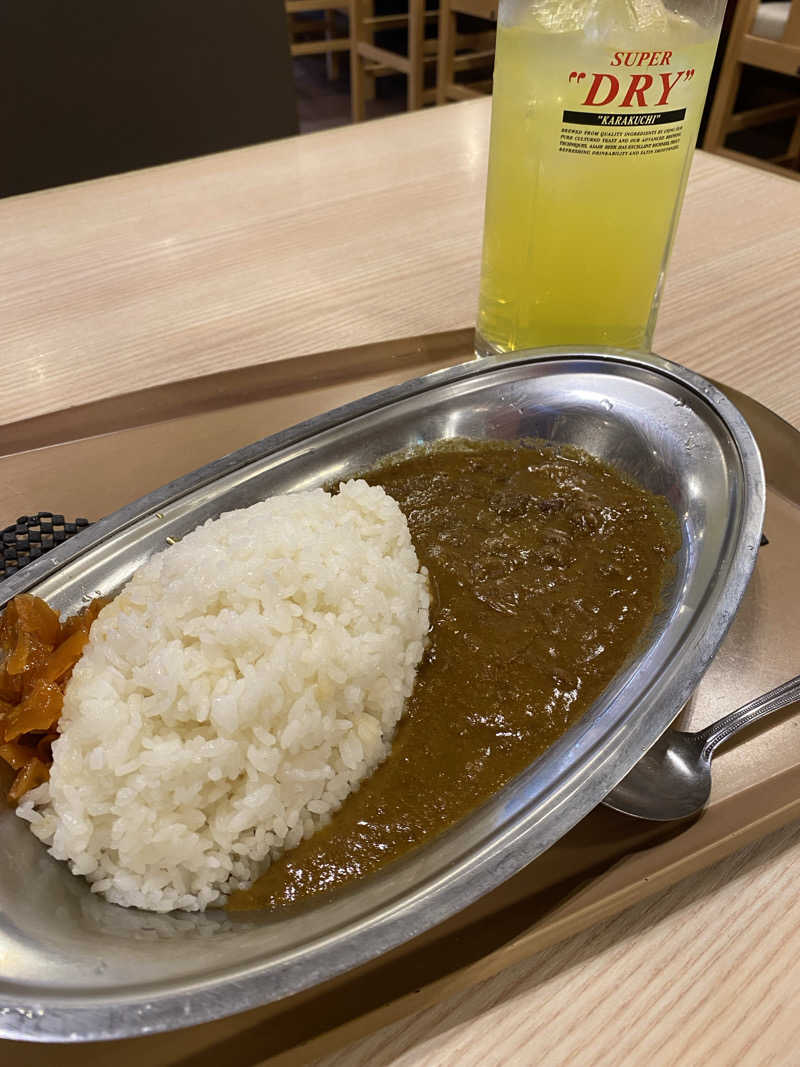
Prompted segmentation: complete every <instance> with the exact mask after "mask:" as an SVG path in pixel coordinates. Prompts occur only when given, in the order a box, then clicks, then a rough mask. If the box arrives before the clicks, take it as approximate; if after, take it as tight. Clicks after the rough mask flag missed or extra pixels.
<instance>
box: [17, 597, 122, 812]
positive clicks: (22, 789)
mask: <svg viewBox="0 0 800 1067" xmlns="http://www.w3.org/2000/svg"><path fill="white" fill-rule="evenodd" d="M107 603H108V600H107V599H106V598H104V597H98V598H97V599H96V600H93V601H92V602H91V603H90V604H89V605H88V606H87V607H86V609H85V610H84V611H82V612H80V613H79V614H78V615H73V616H72V617H71V618H69V619H65V620H64V622H63V623H61V621H60V620H59V617H58V612H56V611H54V610H53V609H52V608H51V607H50V605H49V604H46V603H45V602H44V601H43V600H40V599H39V598H38V597H35V596H31V595H29V594H27V593H26V594H23V595H21V596H18V597H15V598H14V599H13V600H12V601H11V603H10V604H8V605H7V606H6V609H5V611H3V612H2V614H0V760H4V761H5V762H6V763H8V764H9V766H10V767H11V768H12V769H13V770H15V771H16V772H17V775H16V777H15V779H14V782H13V785H12V786H11V789H10V790H9V793H8V797H9V800H11V801H12V802H13V803H16V801H18V800H19V799H20V797H21V796H23V795H24V794H25V793H26V792H27V791H28V790H29V789H33V788H35V787H36V786H37V785H40V784H41V783H42V782H44V781H46V780H47V778H48V776H49V766H50V764H51V763H52V760H53V757H52V752H51V746H52V744H53V741H55V739H56V738H57V737H58V719H59V716H60V715H61V708H62V706H63V702H64V688H65V686H66V684H67V681H68V680H69V677H70V674H71V673H72V668H73V667H74V666H75V664H76V663H77V662H78V660H79V659H80V657H81V654H82V653H83V649H84V646H85V644H86V642H87V641H88V640H89V629H90V628H91V625H92V623H93V622H94V620H95V619H96V618H97V615H98V613H99V612H100V609H101V608H102V607H104V605H105V604H107Z"/></svg>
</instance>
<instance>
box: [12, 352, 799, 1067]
mask: <svg viewBox="0 0 800 1067" xmlns="http://www.w3.org/2000/svg"><path fill="white" fill-rule="evenodd" d="M470 346H471V334H468V333H467V332H466V331H460V332H458V333H454V334H447V335H438V336H436V337H434V338H425V339H416V340H413V341H408V342H394V343H392V344H391V345H379V346H369V347H367V348H362V349H357V350H352V351H349V352H346V353H338V354H329V355H323V356H315V357H309V358H308V359H305V360H292V361H287V362H286V364H285V365H284V364H280V363H279V364H277V365H276V364H270V366H269V367H268V368H251V369H248V370H246V371H237V372H231V373H223V374H218V375H214V376H211V377H209V378H207V379H200V380H198V381H196V382H193V383H189V384H187V385H179V386H172V387H161V388H158V389H155V390H148V391H146V392H144V393H141V394H130V395H129V396H127V397H124V398H122V399H121V400H120V401H113V402H100V403H98V404H92V405H87V406H86V407H84V408H83V409H73V410H72V411H71V412H66V413H61V414H58V415H55V416H50V417H48V418H45V419H37V420H31V421H29V422H27V423H18V424H15V425H14V426H12V427H7V428H5V429H4V431H3V435H2V442H3V444H4V445H5V447H4V449H3V451H4V452H5V455H3V457H2V458H0V474H2V476H3V477H2V478H1V479H0V485H2V486H3V488H2V489H0V523H4V522H5V521H6V520H8V521H10V520H11V519H13V518H14V517H15V515H16V514H17V513H24V512H30V511H36V510H38V509H40V508H43V507H46V508H48V509H52V510H55V511H62V512H64V513H66V514H72V515H75V514H81V515H83V514H86V515H87V516H88V517H89V518H96V517H99V516H100V515H101V514H105V513H108V512H109V511H112V510H114V508H116V507H118V506H120V505H121V504H124V503H126V502H127V501H129V500H130V499H132V498H134V497H136V496H138V495H141V494H143V493H145V492H147V491H149V490H151V489H153V488H155V487H156V486H158V485H160V484H163V482H164V481H165V480H166V479H168V478H171V477H175V476H178V475H180V474H182V473H184V472H185V471H187V470H189V469H192V468H194V467H197V466H198V465H200V464H202V463H204V462H206V461H208V460H210V459H213V458H214V457H216V456H219V455H220V454H222V453H224V452H227V451H230V450H231V449H233V448H236V447H238V446H240V445H243V444H245V443H247V442H248V441H250V440H252V439H254V438H256V437H260V436H263V435H264V434H267V433H270V432H273V431H275V430H278V429H280V428H282V427H284V426H286V425H288V424H292V423H294V422H297V421H298V420H299V419H301V418H303V417H308V416H309V415H313V414H316V413H318V412H321V411H323V410H327V409H329V408H331V407H333V406H336V405H337V404H340V403H342V402H344V401H347V400H350V399H352V398H354V397H356V396H359V395H363V394H365V393H370V392H373V391H374V390H375V389H377V388H380V387H382V386H384V385H389V384H393V383H395V382H399V381H403V380H405V379H407V378H409V377H411V376H413V375H414V374H419V373H424V372H426V371H430V370H433V369H436V368H437V367H439V366H448V365H451V364H453V363H456V362H459V361H461V360H463V359H464V358H466V357H468V355H469V353H470ZM733 399H734V401H735V402H736V403H738V405H739V406H740V409H741V410H743V412H744V414H745V415H746V416H747V418H748V419H749V420H750V423H751V426H752V428H753V429H754V431H755V433H756V436H757V437H758V439H759V443H760V445H761V448H762V453H763V455H764V460H765V465H766V469H767V478H768V482H769V486H770V488H769V494H768V504H767V523H766V531H767V535H768V537H769V540H770V543H769V545H768V546H766V547H765V548H764V549H763V550H762V552H761V555H760V558H759V562H758V564H757V568H756V574H755V578H754V580H753V582H752V583H751V587H750V590H749V592H748V594H747V597H746V601H745V604H744V606H743V608H742V611H741V612H740V615H739V617H738V618H737V621H736V622H735V624H734V627H733V629H732V630H731V632H730V634H729V636H728V638H727V639H726V642H725V644H724V646H723V649H722V651H721V652H720V654H719V656H718V658H717V660H716V661H715V663H714V665H713V666H712V668H711V671H710V672H709V674H708V675H707V676H706V679H705V680H704V682H703V683H702V685H701V687H700V689H699V690H698V692H697V694H696V696H695V698H694V699H693V701H692V702H691V704H690V706H689V708H688V709H687V711H686V713H685V715H684V722H683V723H682V725H691V726H699V725H702V724H704V723H706V722H708V721H710V720H711V719H712V718H715V717H717V715H719V714H722V713H723V712H724V711H725V710H729V709H730V708H731V707H733V706H735V705H736V704H737V703H739V702H741V701H743V700H745V699H747V698H749V697H750V696H753V695H755V694H756V693H758V692H761V691H763V690H764V689H767V688H770V687H771V686H772V685H774V684H776V683H777V682H779V681H781V680H783V679H784V678H785V677H788V675H789V674H791V673H795V672H796V662H793V661H792V656H791V649H792V646H794V647H795V648H796V647H797V637H798V635H799V634H798V629H800V628H798V626H797V623H796V622H794V623H793V610H792V609H793V605H794V603H795V602H796V598H797V592H798V580H797V577H796V576H795V573H794V567H793V566H792V565H791V564H792V559H791V552H792V546H793V540H794V542H795V543H796V537H797V533H798V527H800V501H798V499H797V498H796V493H797V484H798V479H797V463H798V459H797V457H798V455H799V454H800V451H799V450H798V447H797V443H798V435H797V434H796V433H795V432H794V431H793V430H791V428H790V427H788V426H787V425H786V424H785V423H782V422H781V421H780V420H779V419H777V417H776V416H774V415H771V413H769V412H767V411H766V410H765V409H763V408H761V407H760V406H759V405H757V404H754V402H752V401H748V400H747V398H743V397H741V396H739V395H738V394H737V395H734V396H733ZM100 434H102V435H103V436H102V437H99V436H98V435H100ZM34 449H35V450H36V451H32V450H34ZM108 472H112V474H113V477H112V478H111V479H108V477H107V473H108ZM104 474H105V475H106V477H104V476H103V475H104ZM790 605H791V607H790ZM792 731H793V719H792V714H791V711H790V710H787V712H785V713H784V714H783V715H782V716H780V717H776V718H774V719H772V720H770V722H769V724H766V725H765V726H764V727H763V728H762V729H761V731H759V733H758V735H757V737H756V738H755V739H753V740H752V741H751V743H750V744H748V745H744V746H743V745H741V744H740V745H737V746H736V747H731V748H730V749H729V750H727V751H723V753H721V754H720V755H719V756H718V757H717V759H716V760H715V788H714V793H713V795H712V801H711V804H710V806H709V808H708V809H707V811H706V812H705V813H704V814H703V816H702V817H701V818H700V819H699V820H697V821H696V822H695V823H693V824H692V825H691V826H690V827H687V828H682V829H681V830H680V831H678V830H676V829H675V828H671V827H656V828H654V827H651V826H649V825H647V824H641V823H634V822H629V821H628V820H625V819H623V818H621V817H619V816H615V815H613V814H612V813H610V812H607V811H605V810H598V811H596V812H594V813H592V815H590V816H589V818H588V819H586V820H584V822H583V823H582V824H580V825H579V826H578V827H576V828H575V829H574V830H573V831H571V833H570V834H568V835H567V837H565V838H563V839H562V841H561V842H559V844H558V845H556V846H554V848H552V849H551V850H550V851H549V852H548V853H547V854H546V855H545V856H543V857H542V858H541V859H540V860H538V861H536V862H535V863H533V864H531V865H529V866H528V867H527V868H525V869H524V870H523V871H522V872H520V874H518V875H517V876H516V877H514V878H513V879H511V880H510V881H509V882H506V883H505V884H504V885H503V886H502V887H500V889H498V890H495V891H494V892H493V893H491V894H489V895H488V896H487V897H484V898H483V899H482V900H481V901H479V902H478V903H477V904H475V905H473V906H472V907H471V908H469V909H467V910H466V911H464V912H462V913H460V914H459V915H457V916H456V917H455V918H453V919H451V920H449V921H448V922H447V923H445V924H443V925H440V926H439V927H437V928H435V929H434V930H432V931H429V932H428V933H427V934H426V935H424V936H423V937H420V938H417V939H416V940H415V941H412V942H409V943H407V944H406V945H405V946H403V947H402V948H400V949H397V950H395V951H394V952H392V953H390V954H388V955H385V956H383V957H381V958H380V959H379V960H376V961H374V962H373V963H371V964H368V965H366V966H364V967H362V968H360V969H359V970H358V971H354V972H350V973H349V974H348V975H345V976H342V977H341V978H338V979H335V980H334V981H332V982H329V983H327V984H326V985H324V986H318V987H316V989H314V990H310V991H308V992H306V993H302V994H299V995H297V996H295V997H293V998H291V999H290V1000H284V1001H282V1002H280V1003H278V1004H276V1005H273V1006H272V1007H267V1008H262V1009H256V1010H255V1011H253V1012H249V1013H247V1014H245V1015H240V1016H236V1017H234V1018H232V1019H228V1020H223V1021H222V1022H218V1023H212V1024H207V1025H204V1026H201V1027H194V1028H192V1029H191V1030H187V1031H183V1032H181V1033H179V1034H172V1035H163V1036H158V1037H151V1038H140V1039H136V1040H133V1041H126V1042H122V1043H117V1044H116V1045H115V1046H114V1059H115V1062H119V1063H123V1064H124V1063H125V1062H126V1059H125V1057H126V1056H127V1055H128V1054H130V1056H131V1062H133V1057H136V1058H137V1059H140V1058H141V1056H142V1054H144V1055H145V1056H146V1057H148V1058H149V1059H150V1061H151V1062H152V1063H153V1064H156V1065H157V1064H162V1063H163V1064H167V1063H181V1064H184V1063H185V1064H189V1063H201V1062H205V1061H206V1058H207V1056H208V1057H210V1056H212V1055H213V1056H214V1058H215V1062H219V1057H222V1061H223V1062H232V1063H242V1064H250V1063H256V1062H261V1061H262V1060H263V1059H265V1058H266V1057H268V1056H271V1055H276V1054H279V1053H287V1050H290V1049H292V1048H293V1047H295V1046H297V1045H298V1044H300V1043H302V1042H307V1041H310V1040H312V1039H316V1040H315V1044H314V1051H315V1052H316V1053H318V1052H320V1051H322V1049H323V1048H328V1047H333V1045H334V1043H340V1042H341V1041H346V1040H352V1039H353V1037H355V1036H356V1034H357V1033H362V1032H364V1030H365V1029H368V1028H370V1027H374V1026H378V1025H381V1024H383V1023H385V1022H387V1021H389V1020H390V1019H391V1018H396V1017H397V1016H398V1015H399V1014H401V1013H402V1012H403V1011H404V1010H411V1008H412V1007H413V1009H417V1008H419V1007H421V1006H423V1005H424V1004H425V1003H427V1002H429V1001H430V1000H431V999H433V998H434V997H438V996H441V995H444V994H445V993H447V992H450V991H452V990H453V989H454V988H457V987H459V986H461V985H463V984H465V983H467V982H470V981H475V980H478V979H481V978H485V977H487V976H488V975H489V974H491V973H492V972H493V971H496V970H498V969H500V968H501V967H503V966H506V965H508V964H509V963H511V962H513V961H515V960H517V959H519V958H521V957H522V956H524V955H527V954H529V953H530V952H533V951H535V950H536V949H538V948H541V947H544V945H546V944H549V943H552V942H553V941H555V940H558V939H559V938H561V937H565V936H567V935H568V934H571V933H574V932H575V931H577V930H579V929H581V928H583V927H585V926H587V925H588V924H590V923H591V922H593V921H596V920H597V919H599V918H602V917H605V916H607V915H610V914H612V913H613V912H614V911H617V910H619V909H620V908H622V907H624V906H625V905H626V904H628V903H632V902H633V901H634V900H637V899H639V898H640V897H642V896H644V895H646V893H647V892H651V891H653V890H655V889H658V888H660V887H661V886H663V885H666V884H669V882H671V881H674V880H676V879H677V878H679V877H681V876H683V875H684V874H687V873H689V872H690V871H692V870H696V869H698V868H699V867H702V866H704V865H706V864H707V863H710V862H712V861H713V860H715V859H717V858H719V857H720V856H722V855H724V854H725V853H726V852H729V851H732V850H733V849H734V848H735V847H738V846H739V845H740V844H744V843H745V842H746V841H747V840H751V839H752V838H754V837H756V836H758V835H759V834H761V833H765V832H766V831H767V830H769V829H771V828H774V827H777V826H779V825H781V824H782V823H784V822H786V821H788V820H789V819H790V818H792V817H793V816H794V815H795V814H796V813H800V751H798V746H797V744H796V743H795V744H794V746H793V745H792V743H791V742H792V739H793V732H792ZM793 749H794V751H793ZM420 987H422V992H421V993H420V992H416V991H418V990H420ZM412 993H413V994H414V995H413V997H412ZM411 1000H413V1005H412V1004H411ZM311 1005H313V1010H310V1007H311ZM334 1030H336V1032H335V1033H334ZM104 1048H105V1055H108V1046H107V1045H104V1043H100V1044H98V1045H92V1046H88V1047H86V1046H84V1047H83V1048H81V1049H80V1050H78V1049H70V1048H66V1047H63V1046H62V1047H61V1048H60V1049H59V1052H58V1056H59V1062H60V1063H65V1064H69V1063H70V1062H72V1057H73V1056H74V1057H75V1062H78V1057H80V1060H81V1062H82V1063H86V1062H87V1060H88V1062H89V1063H92V1062H98V1063H100V1062H103V1058H102V1057H103V1054H104ZM15 1049H16V1053H15ZM0 1050H1V1051H2V1052H3V1054H4V1056H5V1060H4V1062H8V1063H11V1064H13V1063H23V1062H24V1063H26V1064H28V1063H31V1064H34V1063H36V1062H47V1059H46V1057H44V1058H42V1059H41V1060H38V1059H37V1058H36V1057H37V1054H39V1053H42V1054H43V1053H44V1052H45V1049H43V1048H37V1047H33V1046H30V1045H26V1046H14V1045H13V1044H9V1045H0ZM15 1054H16V1055H18V1057H19V1058H17V1059H14V1058H13V1055H15ZM50 1054H51V1055H52V1049H51V1050H50ZM95 1054H96V1055H97V1057H98V1058H97V1059H96V1060H93V1059H92V1057H93V1056H95ZM289 1055H290V1058H292V1056H295V1057H296V1058H297V1059H298V1061H301V1060H305V1061H306V1062H307V1059H308V1057H309V1056H310V1055H311V1048H310V1047H309V1048H306V1049H305V1050H304V1051H303V1052H298V1053H290V1054H289ZM198 1056H199V1057H200V1058H199V1059H198ZM282 1058H284V1057H282ZM208 1062H211V1059H208Z"/></svg>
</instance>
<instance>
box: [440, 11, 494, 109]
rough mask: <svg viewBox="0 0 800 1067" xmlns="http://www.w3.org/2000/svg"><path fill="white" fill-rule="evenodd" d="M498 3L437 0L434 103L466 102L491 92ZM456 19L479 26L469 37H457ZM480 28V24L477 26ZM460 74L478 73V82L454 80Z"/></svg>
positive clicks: (474, 80)
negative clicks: (437, 42)
mask: <svg viewBox="0 0 800 1067" xmlns="http://www.w3.org/2000/svg"><path fill="white" fill-rule="evenodd" d="M497 3H498V0H440V3H439V58H438V66H437V72H436V103H437V104H446V103H447V102H448V101H449V100H470V99H472V98H473V97H476V96H485V95H486V94H487V93H491V91H492V68H493V66H494V46H495V30H494V27H493V26H491V25H490V23H496V22H497ZM459 15H465V16H468V17H469V18H471V19H473V20H475V19H480V20H481V21H482V23H483V26H482V27H481V28H480V29H476V30H475V31H474V32H472V33H469V34H467V33H464V32H463V27H462V33H461V34H459V32H458V30H459ZM479 25H480V24H479ZM461 72H471V73H473V74H474V73H475V72H477V73H478V78H475V77H472V78H470V79H469V80H465V79H461V80H458V79H457V77H456V76H457V74H459V73H461Z"/></svg>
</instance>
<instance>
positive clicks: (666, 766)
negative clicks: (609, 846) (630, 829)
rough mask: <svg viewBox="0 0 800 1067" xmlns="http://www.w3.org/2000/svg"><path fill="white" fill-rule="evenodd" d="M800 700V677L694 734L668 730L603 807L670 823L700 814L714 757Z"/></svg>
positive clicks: (610, 794)
mask: <svg viewBox="0 0 800 1067" xmlns="http://www.w3.org/2000/svg"><path fill="white" fill-rule="evenodd" d="M798 699H800V675H798V676H797V677H796V678H792V679H791V680H790V681H788V682H784V683H783V685H779V686H778V687H777V688H776V689H770V691H769V692H768V693H764V695H763V696H760V697H756V698H755V700H751V701H750V703H749V704H744V705H743V706H742V707H741V708H737V709H736V711H732V712H731V713H730V715H726V716H725V717H724V718H723V719H719V721H718V722H714V723H712V724H711V725H710V726H707V727H706V728H705V730H699V731H698V732H697V733H695V734H690V733H685V732H684V731H682V730H667V732H666V733H665V734H664V735H663V736H662V737H660V738H659V740H658V741H656V743H655V744H654V745H653V747H652V748H651V749H650V751H649V752H647V753H645V755H644V756H642V758H641V759H640V760H639V762H638V763H637V764H636V766H635V767H634V768H633V770H631V771H629V772H628V774H626V775H625V777H624V778H623V779H622V781H621V782H620V783H619V785H618V786H616V787H615V788H614V789H612V790H611V792H610V793H609V794H608V796H607V797H606V799H605V801H604V802H603V803H604V804H606V805H607V806H608V807H609V808H613V809H614V811H619V812H621V813H622V814H623V815H633V816H634V817H635V818H637V819H652V820H655V821H657V822H667V821H669V820H670V819H685V818H687V817H688V816H689V815H694V814H695V813H696V812H698V811H700V809H701V808H702V807H703V805H704V804H705V803H706V801H707V800H708V794H709V793H710V792H711V757H712V756H713V755H714V752H715V750H716V748H717V746H718V745H721V744H722V742H723V741H727V740H728V738H729V737H732V736H733V735H734V734H735V733H737V732H738V731H739V730H741V729H742V728H743V727H745V726H749V725H750V724H751V723H754V722H756V721H757V720H758V719H763V718H764V716H765V715H770V714H771V713H772V712H773V711H778V710H779V709H780V708H785V707H786V706H787V705H788V704H792V703H794V701H795V700H798Z"/></svg>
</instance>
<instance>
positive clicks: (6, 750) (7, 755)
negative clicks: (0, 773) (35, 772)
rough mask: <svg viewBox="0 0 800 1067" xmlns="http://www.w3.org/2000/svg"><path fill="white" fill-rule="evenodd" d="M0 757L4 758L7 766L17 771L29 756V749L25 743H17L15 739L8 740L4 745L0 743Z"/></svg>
mask: <svg viewBox="0 0 800 1067" xmlns="http://www.w3.org/2000/svg"><path fill="white" fill-rule="evenodd" d="M0 758H2V759H4V760H5V761H6V763H7V764H8V765H9V767H13V769H14V770H15V771H18V770H21V768H22V767H24V766H25V764H26V763H27V762H28V760H29V759H30V758H31V750H30V749H29V748H28V747H27V745H18V744H17V743H16V742H15V741H9V742H8V744H6V745H0Z"/></svg>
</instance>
